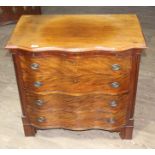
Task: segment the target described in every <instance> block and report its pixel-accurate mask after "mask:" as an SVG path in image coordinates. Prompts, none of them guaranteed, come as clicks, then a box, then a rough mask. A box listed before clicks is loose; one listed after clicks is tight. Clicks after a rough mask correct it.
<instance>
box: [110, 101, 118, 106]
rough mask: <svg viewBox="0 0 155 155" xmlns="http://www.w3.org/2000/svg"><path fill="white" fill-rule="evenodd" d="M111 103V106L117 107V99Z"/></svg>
mask: <svg viewBox="0 0 155 155" xmlns="http://www.w3.org/2000/svg"><path fill="white" fill-rule="evenodd" d="M109 104H110V106H111V107H117V101H116V100H112V101H110V103H109Z"/></svg>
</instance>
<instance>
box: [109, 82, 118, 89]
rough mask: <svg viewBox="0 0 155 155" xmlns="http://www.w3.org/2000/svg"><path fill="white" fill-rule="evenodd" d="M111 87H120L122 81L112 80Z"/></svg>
mask: <svg viewBox="0 0 155 155" xmlns="http://www.w3.org/2000/svg"><path fill="white" fill-rule="evenodd" d="M111 87H112V88H118V87H120V83H119V82H112V83H111Z"/></svg>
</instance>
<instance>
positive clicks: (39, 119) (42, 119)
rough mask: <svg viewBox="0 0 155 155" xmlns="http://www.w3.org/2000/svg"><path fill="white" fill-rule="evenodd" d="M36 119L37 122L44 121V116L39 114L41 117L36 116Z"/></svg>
mask: <svg viewBox="0 0 155 155" xmlns="http://www.w3.org/2000/svg"><path fill="white" fill-rule="evenodd" d="M36 120H37V122H39V123H43V122H45V121H46V118H45V117H43V116H41V117H38V118H37V119H36Z"/></svg>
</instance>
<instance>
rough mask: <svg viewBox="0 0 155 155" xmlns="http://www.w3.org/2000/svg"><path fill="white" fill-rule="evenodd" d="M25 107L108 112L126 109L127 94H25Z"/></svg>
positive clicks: (45, 109)
mask: <svg viewBox="0 0 155 155" xmlns="http://www.w3.org/2000/svg"><path fill="white" fill-rule="evenodd" d="M26 98H27V107H29V108H32V109H33V110H39V111H40V110H41V111H48V110H52V111H57V110H58V111H61V110H62V111H66V112H73V111H74V112H89V111H94V110H95V111H97V112H99V113H100V112H101V113H102V112H110V113H117V112H119V111H122V110H123V111H126V110H127V106H128V102H129V95H128V94H124V95H120V96H114V95H113V96H111V95H103V94H87V95H80V96H72V95H66V94H49V95H39V94H27V97H26Z"/></svg>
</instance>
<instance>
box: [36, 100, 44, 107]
mask: <svg viewBox="0 0 155 155" xmlns="http://www.w3.org/2000/svg"><path fill="white" fill-rule="evenodd" d="M35 104H36V105H37V106H42V105H43V104H44V101H43V100H36V101H35Z"/></svg>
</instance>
